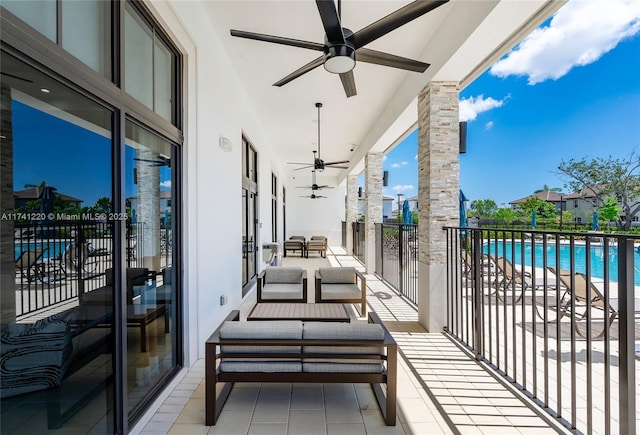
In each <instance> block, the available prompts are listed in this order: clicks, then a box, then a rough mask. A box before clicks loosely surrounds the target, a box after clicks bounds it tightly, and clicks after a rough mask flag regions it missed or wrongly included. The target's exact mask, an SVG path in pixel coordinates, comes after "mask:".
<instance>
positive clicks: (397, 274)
mask: <svg viewBox="0 0 640 435" xmlns="http://www.w3.org/2000/svg"><path fill="white" fill-rule="evenodd" d="M375 264H376V270H375V272H376V274H377V275H378V276H380V277H381V278H382V279H383V280H385V281H386V282H387V283H388V284H390V285H391V286H392V287H393V288H395V289H396V290H397V291H398V292H399V293H400V294H401V295H402V296H404V297H405V298H407V299H408V300H409V301H410V302H412V303H413V304H415V305H417V304H418V226H417V225H412V224H376V263H375Z"/></svg>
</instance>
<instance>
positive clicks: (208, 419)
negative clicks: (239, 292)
mask: <svg viewBox="0 0 640 435" xmlns="http://www.w3.org/2000/svg"><path fill="white" fill-rule="evenodd" d="M239 319H240V312H239V311H238V310H235V311H232V312H231V313H230V314H229V316H227V318H226V319H225V321H227V320H228V321H239ZM369 323H377V324H379V325H381V326H382V328H383V329H384V340H381V341H378V340H318V339H300V340H297V339H295V340H294V339H280V340H272V339H268V340H267V339H255V340H249V339H221V338H220V328H221V327H222V325H220V327H219V328H218V329H217V330H216V331H215V332H214V333H213V334H212V335H211V336H210V337H209V339H208V340H207V341H206V343H205V424H206V425H207V426H212V425H215V424H216V422H217V421H218V418H219V417H220V412H222V407H223V406H224V404H225V402H226V400H227V398H228V397H229V394H230V393H231V390H232V388H233V385H234V383H235V382H311V383H369V384H371V386H372V388H373V391H374V393H375V396H376V400H377V402H378V406H379V407H380V410H381V411H382V414H383V416H384V419H385V422H386V424H387V426H395V424H396V385H397V370H398V345H397V344H396V342H395V340H394V339H393V337H392V336H391V334H390V333H389V331H388V330H387V329H386V328H385V327H384V325H383V323H382V321H381V320H380V318H379V317H378V315H377V314H376V313H369ZM223 324H224V322H223ZM220 345H243V346H258V347H259V346H315V347H321V346H327V347H329V348H330V347H336V346H338V347H339V346H343V347H344V346H347V347H355V346H364V347H369V348H371V347H377V348H381V349H386V352H384V353H383V354H381V355H379V356H378V358H380V359H381V360H382V361H386V371H385V372H383V373H337V372H328V373H308V372H295V373H267V372H220V371H219V370H218V361H219V360H221V359H222V358H242V359H245V360H246V359H256V360H258V361H259V360H261V359H264V358H265V357H268V358H270V359H273V358H285V359H288V360H290V359H291V358H298V359H300V360H302V361H304V360H305V359H306V358H309V359H314V360H318V359H324V360H330V359H340V360H358V359H363V358H366V359H371V357H372V356H371V355H364V354H353V353H350V354H349V353H346V354H337V353H282V354H278V353H271V352H270V353H264V352H256V353H228V352H226V353H224V355H221V354H220V353H219V346H220ZM219 383H223V384H224V385H223V387H222V390H221V392H220V394H219V395H218V394H217V386H218V384H219ZM383 384H384V385H386V391H385V389H384V388H383Z"/></svg>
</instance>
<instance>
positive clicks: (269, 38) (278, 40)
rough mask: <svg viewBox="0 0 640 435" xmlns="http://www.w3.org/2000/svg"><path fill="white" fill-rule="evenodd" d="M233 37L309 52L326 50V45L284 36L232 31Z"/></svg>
mask: <svg viewBox="0 0 640 435" xmlns="http://www.w3.org/2000/svg"><path fill="white" fill-rule="evenodd" d="M231 36H237V37H238V38H245V39H253V40H256V41H264V42H272V43H274V44H281V45H289V46H291V47H299V48H307V49H309V50H316V51H323V50H324V45H323V44H318V43H317V42H310V41H302V40H300V39H293V38H285V37H282V36H274V35H265V34H262V33H253V32H245V31H244V30H234V29H231Z"/></svg>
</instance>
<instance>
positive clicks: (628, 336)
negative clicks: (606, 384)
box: [618, 236, 636, 434]
mask: <svg viewBox="0 0 640 435" xmlns="http://www.w3.org/2000/svg"><path fill="white" fill-rule="evenodd" d="M633 275H634V274H633V240H629V239H628V238H627V237H626V236H621V237H619V238H618V309H619V310H620V311H619V316H620V318H619V323H620V336H619V338H618V340H619V341H618V346H619V352H620V367H619V371H618V385H619V387H618V388H619V393H618V394H619V406H620V433H629V434H631V433H636V395H635V388H636V379H635V376H636V372H635V325H634V311H635V309H634V304H635V301H634V276H633Z"/></svg>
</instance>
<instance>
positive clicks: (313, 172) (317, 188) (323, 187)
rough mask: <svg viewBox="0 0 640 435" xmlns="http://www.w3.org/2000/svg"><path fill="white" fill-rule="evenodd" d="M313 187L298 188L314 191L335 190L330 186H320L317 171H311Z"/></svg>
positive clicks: (299, 187)
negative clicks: (317, 180) (317, 181)
mask: <svg viewBox="0 0 640 435" xmlns="http://www.w3.org/2000/svg"><path fill="white" fill-rule="evenodd" d="M311 174H312V175H311V186H297V187H298V189H311V190H312V191H316V190H320V189H333V187H331V186H329V185H328V184H323V185H319V184H318V183H316V170H315V169H313V170H312V171H311Z"/></svg>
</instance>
